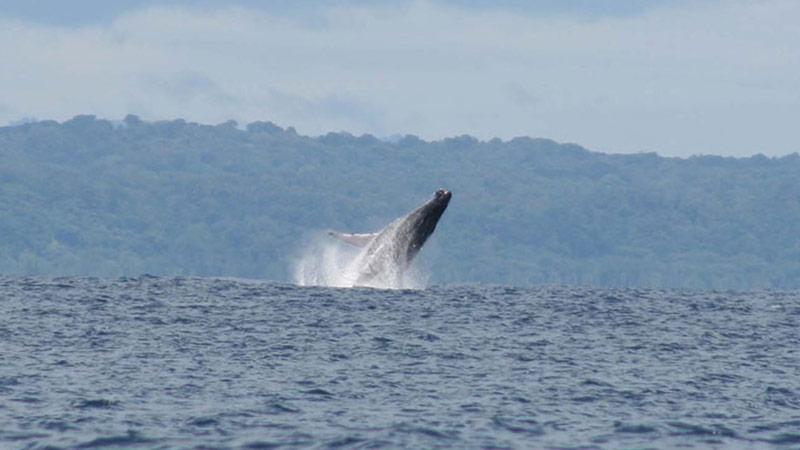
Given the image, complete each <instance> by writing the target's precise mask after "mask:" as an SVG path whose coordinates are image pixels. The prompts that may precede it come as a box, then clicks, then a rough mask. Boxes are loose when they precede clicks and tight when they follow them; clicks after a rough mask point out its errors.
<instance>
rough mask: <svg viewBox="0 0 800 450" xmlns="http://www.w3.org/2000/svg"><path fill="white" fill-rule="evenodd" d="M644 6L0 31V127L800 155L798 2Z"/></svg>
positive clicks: (130, 20) (316, 13)
mask: <svg viewBox="0 0 800 450" xmlns="http://www.w3.org/2000/svg"><path fill="white" fill-rule="evenodd" d="M478 3H480V2H478ZM655 4H657V5H656V7H653V8H650V9H635V8H632V7H631V8H629V10H626V11H624V12H625V14H589V15H587V14H582V15H569V14H566V13H564V12H563V11H561V10H560V11H557V12H558V14H552V11H550V12H548V14H541V13H540V11H537V10H530V9H525V8H523V7H515V8H492V7H490V6H482V5H480V4H479V5H478V6H469V7H463V6H459V5H456V4H442V3H432V2H401V3H382V4H381V5H380V6H372V4H366V3H359V2H348V3H336V4H334V5H336V6H326V7H322V6H315V5H306V6H305V7H304V8H302V9H301V10H302V11H300V10H298V11H294V12H292V11H289V12H287V11H281V12H280V13H276V12H271V11H270V10H268V9H259V8H256V7H230V8H227V7H225V8H209V7H205V8H203V9H192V8H191V7H187V6H157V5H155V6H149V7H143V8H142V9H136V10H131V11H128V12H125V13H122V14H121V15H118V16H116V18H115V19H113V20H111V21H104V22H101V23H98V24H94V25H82V26H56V25H46V24H35V23H33V22H28V21H20V20H18V19H3V18H2V17H0V53H2V54H3V55H4V58H2V60H0V98H2V101H3V104H4V108H0V123H8V122H10V121H14V120H18V119H20V118H22V117H40V118H54V119H58V120H64V119H68V118H70V117H72V116H73V115H75V114H79V113H89V114H96V115H98V116H101V117H109V118H121V117H124V116H125V114H128V113H133V114H138V115H140V116H141V117H143V118H145V119H173V118H176V117H182V118H185V119H187V120H194V121H200V122H205V123H219V122H223V121H226V120H228V119H233V120H237V121H238V122H240V123H247V122H250V121H255V120H271V121H274V122H276V123H279V124H282V125H284V126H289V125H291V126H295V127H296V128H297V129H298V131H299V132H301V133H308V134H324V133H326V132H328V131H341V130H346V131H349V132H351V133H354V134H360V133H372V134H375V135H378V136H383V135H391V134H396V133H412V134H417V135H420V136H422V137H424V138H429V139H437V138H442V137H446V136H453V135H460V134H465V133H466V134H472V135H475V136H477V137H479V138H482V139H490V138H492V137H495V136H498V137H501V138H504V139H508V138H512V137H514V136H518V135H530V136H535V137H547V138H552V139H556V140H560V141H570V142H577V143H579V144H582V145H584V146H587V147H588V148H592V149H596V150H601V151H608V152H636V151H658V152H659V153H662V154H670V155H688V154H694V153H718V154H736V155H744V154H752V153H757V152H763V153H766V154H785V153H789V152H793V151H798V150H800V148H798V146H797V144H796V142H797V141H798V139H797V138H798V136H797V132H795V131H794V130H795V126H794V124H793V123H790V122H791V118H793V117H797V116H798V113H800V80H798V78H797V76H796V74H797V73H800V47H799V46H797V45H796V42H800V31H799V30H798V28H797V27H796V23H797V22H798V20H800V4H797V3H796V2H793V1H789V0H774V1H770V2H751V1H736V0H732V1H727V2H704V3H689V2H680V3H678V5H679V6H678V7H671V8H668V7H665V6H663V5H664V4H665V3H663V2H660V3H659V2H656V3H655Z"/></svg>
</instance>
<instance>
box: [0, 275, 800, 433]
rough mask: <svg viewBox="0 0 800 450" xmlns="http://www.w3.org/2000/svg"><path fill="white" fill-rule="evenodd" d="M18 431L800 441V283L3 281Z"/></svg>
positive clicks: (9, 401)
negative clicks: (349, 285)
mask: <svg viewBox="0 0 800 450" xmlns="http://www.w3.org/2000/svg"><path fill="white" fill-rule="evenodd" d="M0 295H1V296H2V298H0V448H45V447H48V446H49V447H50V448H75V447H80V448H165V449H166V448H170V449H171V448H252V449H261V448H274V447H281V448H284V447H286V448H293V447H315V448H327V447H330V448H380V447H391V448H395V447H407V448H436V447H447V448H547V447H558V448H563V447H569V448H574V447H586V448H618V447H657V448H676V447H683V448H709V447H735V448H739V447H743V448H775V447H781V448H783V447H797V446H800V331H798V330H800V293H797V292H748V293H730V292H691V291H671V290H606V289H588V288H554V287H538V288H531V289H511V288H505V287H493V286H465V287H432V288H428V289H426V290H420V291H413V290H393V291H392V290H371V289H337V288H315V287H297V286H292V285H284V284H275V283H266V282H250V281H243V280H224V279H194V278H155V277H141V278H127V279H119V280H98V279H88V278H59V279H42V278H0Z"/></svg>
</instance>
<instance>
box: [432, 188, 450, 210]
mask: <svg viewBox="0 0 800 450" xmlns="http://www.w3.org/2000/svg"><path fill="white" fill-rule="evenodd" d="M450 197H452V194H451V193H450V191H448V190H447V189H438V190H437V191H436V193H435V194H434V197H433V198H434V200H437V201H438V202H444V205H445V207H447V204H448V203H449V202H450Z"/></svg>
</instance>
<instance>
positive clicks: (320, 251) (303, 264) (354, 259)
mask: <svg viewBox="0 0 800 450" xmlns="http://www.w3.org/2000/svg"><path fill="white" fill-rule="evenodd" d="M364 253H365V249H361V248H357V247H354V246H351V245H348V244H345V243H342V242H341V241H338V240H335V239H333V238H331V237H328V236H318V237H317V238H315V239H312V240H311V241H310V243H309V245H307V246H306V247H305V248H304V249H303V251H302V252H301V256H300V257H299V258H298V259H297V260H296V261H295V263H294V268H293V269H294V282H295V283H297V284H298V285H300V286H330V287H355V286H365V287H372V288H378V289H424V288H425V286H426V285H427V281H428V277H427V276H426V275H425V274H424V273H423V271H422V270H421V269H420V267H419V266H418V265H417V264H415V263H412V264H411V265H410V266H409V267H390V268H389V270H387V271H385V272H384V273H381V274H379V275H378V276H376V277H374V278H372V279H371V280H370V281H369V283H367V284H360V283H359V284H357V283H356V280H358V278H359V275H360V274H361V270H362V269H363V266H364V264H363V261H364Z"/></svg>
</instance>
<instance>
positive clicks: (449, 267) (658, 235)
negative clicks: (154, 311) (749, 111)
mask: <svg viewBox="0 0 800 450" xmlns="http://www.w3.org/2000/svg"><path fill="white" fill-rule="evenodd" d="M0 158H2V164H0V211H2V215H1V216H0V274H6V275H23V274H33V275H52V276H57V275H96V276H104V277H116V276H122V275H138V274H142V273H150V274H155V275H200V276H237V277H247V278H259V279H271V280H280V281H291V273H290V272H291V266H292V262H293V260H294V259H295V258H297V256H298V253H299V252H300V251H301V250H302V249H303V248H304V246H305V245H306V243H307V242H308V241H309V240H313V239H316V238H317V236H318V235H321V234H322V233H323V232H324V231H325V230H329V229H335V230H340V231H349V232H366V231H375V230H377V229H379V228H380V227H382V226H384V225H385V224H386V223H388V222H389V221H391V220H393V219H394V218H396V217H398V216H400V215H402V214H404V213H405V212H407V211H409V210H411V209H412V208H413V207H415V206H417V205H418V204H420V203H422V202H424V201H425V200H427V199H428V198H429V197H430V196H431V194H432V193H433V191H434V190H436V189H437V188H439V187H446V188H448V189H450V190H452V191H453V200H452V202H451V204H450V207H449V209H448V211H447V212H446V213H445V215H444V217H443V218H442V220H441V222H440V224H439V227H438V228H437V231H436V233H435V234H434V236H433V238H432V240H431V241H430V242H429V243H428V244H427V245H426V248H425V249H424V250H423V251H422V253H421V257H422V259H423V261H422V263H423V264H424V265H426V267H428V269H429V270H430V273H431V282H432V283H470V282H486V283H501V284H509V285H529V284H538V283H555V284H588V285H597V286H643V287H689V288H714V289H759V288H798V287H800V243H799V242H798V237H800V185H798V183H797V179H798V175H800V157H799V156H798V155H797V154H792V155H789V156H785V157H782V158H767V157H764V156H760V155H759V156H754V157H751V158H738V159H737V158H724V157H718V156H699V157H692V158H688V159H680V158H663V157H660V156H658V155H656V154H636V155H614V154H601V153H593V152H590V151H588V150H586V149H584V148H582V147H580V146H578V145H574V144H559V143H556V142H553V141H550V140H546V139H532V138H527V137H523V138H516V139H513V140H509V141H500V140H492V141H488V142H483V141H478V140H477V139H474V138H472V137H469V136H460V137H454V138H450V139H444V140H441V141H435V142H426V141H423V140H420V139H418V138H416V137H414V136H405V137H403V138H401V139H392V140H391V142H386V141H382V140H379V139H377V138H375V137H373V136H369V135H364V136H358V137H357V136H352V135H350V134H347V133H329V134H327V135H325V136H321V137H317V138H313V137H307V136H301V135H298V134H297V133H296V132H295V131H294V129H293V128H291V127H290V128H286V129H284V128H281V127H278V126H276V125H274V124H272V123H270V122H255V123H251V124H248V125H247V126H246V129H244V130H242V129H239V128H237V126H236V124H235V123H232V122H228V123H224V124H220V125H215V126H210V125H200V124H196V123H187V122H185V121H183V120H180V119H178V120H173V121H164V122H145V121H141V120H139V119H138V118H137V117H135V116H128V117H127V118H126V119H125V120H124V122H121V123H118V124H113V123H112V122H109V121H106V120H98V119H96V118H95V117H93V116H76V117H75V118H73V119H72V120H69V121H66V122H63V123H57V122H53V121H43V122H32V123H25V124H19V125H14V126H8V127H2V128H0Z"/></svg>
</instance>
